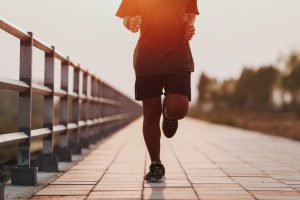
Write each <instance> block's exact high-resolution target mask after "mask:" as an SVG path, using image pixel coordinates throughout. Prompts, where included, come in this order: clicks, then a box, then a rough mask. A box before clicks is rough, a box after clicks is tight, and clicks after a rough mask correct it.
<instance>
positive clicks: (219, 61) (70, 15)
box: [0, 0, 300, 163]
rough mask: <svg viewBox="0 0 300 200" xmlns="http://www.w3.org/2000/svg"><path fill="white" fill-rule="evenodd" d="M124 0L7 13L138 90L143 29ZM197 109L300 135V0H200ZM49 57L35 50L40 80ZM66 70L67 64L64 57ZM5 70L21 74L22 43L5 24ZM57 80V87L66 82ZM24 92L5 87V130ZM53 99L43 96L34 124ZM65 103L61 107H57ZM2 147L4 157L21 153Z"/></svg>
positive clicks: (0, 123)
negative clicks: (134, 29) (126, 19)
mask: <svg viewBox="0 0 300 200" xmlns="http://www.w3.org/2000/svg"><path fill="white" fill-rule="evenodd" d="M120 2H121V0H89V1H82V0H63V1H61V0H51V1H50V0H44V1H40V0H26V1H19V0H0V5H1V6H0V16H1V17H2V18H5V19H7V20H8V21H10V22H12V23H14V24H16V25H17V26H18V27H21V28H22V29H24V30H25V31H31V32H33V33H34V35H35V36H36V37H38V38H40V39H41V40H42V41H45V42H46V43H49V44H50V45H53V46H55V47H56V49H58V50H59V51H60V52H62V53H63V54H66V55H68V56H70V57H71V59H73V60H75V61H79V62H80V64H81V66H83V67H84V68H87V69H89V71H91V72H93V73H95V74H97V75H98V76H99V77H100V78H101V79H103V80H104V81H107V82H109V83H110V84H111V85H113V86H114V87H115V88H116V89H119V90H120V91H122V92H124V93H125V94H127V95H128V96H130V97H132V98H134V78H135V77H134V71H133V67H132V55H133V50H134V47H135V44H136V42H137V39H138V34H132V33H130V32H129V31H127V30H125V29H124V28H123V26H122V21H121V20H120V19H119V18H117V17H115V12H116V10H117V8H118V6H119V4H120ZM198 6H199V10H200V16H199V17H198V18H197V21H196V31H197V34H196V35H195V37H194V38H193V40H192V41H191V47H192V52H193V56H194V60H195V72H194V73H193V75H192V104H191V109H190V112H189V115H190V116H191V117H195V118H200V119H202V120H208V121H210V122H214V123H221V124H226V125H231V126H236V127H241V128H246V129H253V130H259V131H262V132H265V133H269V134H276V135H281V136H286V137H289V138H293V139H298V140H300V132H299V130H300V125H299V124H300V123H299V120H300V114H299V113H300V26H299V20H300V12H299V7H300V1H299V0H285V1H283V0H243V1H240V0H226V1H222V0H209V1H204V0H198ZM43 65H44V55H43V54H42V52H40V51H39V50H36V49H35V51H34V59H33V77H34V82H36V83H43V77H44V71H43V67H42V66H43ZM55 70H56V74H57V77H59V73H60V72H59V63H56V69H55ZM0 76H1V77H5V78H11V79H18V76H19V41H18V40H16V39H15V38H14V37H12V36H10V35H8V34H7V33H5V32H4V31H2V30H0ZM59 85H60V81H59V80H57V81H56V85H55V87H59ZM17 105H18V94H17V93H15V92H9V91H5V90H0V134H3V133H9V132H15V131H17V112H18V106H17ZM42 109H43V99H42V97H40V96H34V98H33V128H40V127H41V126H42V121H41V119H42V117H40V116H42V113H43V111H42ZM57 109H58V108H57ZM15 150H16V147H9V148H6V149H0V163H3V162H6V161H8V160H12V159H13V158H14V156H15V153H12V154H11V157H10V156H8V157H7V153H6V157H4V152H7V151H12V152H15Z"/></svg>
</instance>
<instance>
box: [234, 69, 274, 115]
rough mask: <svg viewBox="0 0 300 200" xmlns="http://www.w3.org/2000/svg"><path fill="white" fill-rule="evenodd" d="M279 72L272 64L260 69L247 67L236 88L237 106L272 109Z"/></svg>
mask: <svg viewBox="0 0 300 200" xmlns="http://www.w3.org/2000/svg"><path fill="white" fill-rule="evenodd" d="M279 74H280V73H279V71H278V70H277V69H276V68H274V67H272V66H267V67H261V68H259V69H258V70H254V69H250V68H245V69H244V70H243V72H242V74H241V76H240V78H239V80H238V81H237V84H236V88H235V98H236V106H237V107H240V108H244V109H252V110H265V109H270V108H271V107H272V104H271V98H272V93H273V89H274V86H275V84H276V83H277V80H278V78H279Z"/></svg>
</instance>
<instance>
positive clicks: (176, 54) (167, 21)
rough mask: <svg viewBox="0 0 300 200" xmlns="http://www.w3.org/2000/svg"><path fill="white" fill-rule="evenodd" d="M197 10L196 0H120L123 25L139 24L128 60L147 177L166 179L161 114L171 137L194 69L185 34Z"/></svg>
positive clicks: (191, 30) (183, 111)
mask: <svg viewBox="0 0 300 200" xmlns="http://www.w3.org/2000/svg"><path fill="white" fill-rule="evenodd" d="M198 14H199V12H198V7H197V0H123V1H122V3H121V5H120V7H119V9H118V11H117V14H116V15H117V16H118V17H121V18H122V19H123V24H124V26H125V27H126V28H127V29H128V30H130V31H131V32H133V33H137V32H138V31H139V30H140V38H139V41H138V43H137V45H136V48H135V51H134V58H133V60H134V61H133V62H134V69H135V75H136V81H135V99H136V100H138V101H142V103H143V117H144V120H143V134H144V139H145V143H146V146H147V149H148V152H149V155H150V158H151V165H150V167H149V170H150V171H149V173H148V174H147V175H146V176H145V180H146V181H163V180H164V179H165V168H164V166H163V164H162V162H161V159H160V137H161V132H160V124H159V122H160V117H161V114H162V115H163V122H162V130H163V133H164V134H165V136H166V137H168V138H171V137H173V136H174V135H175V133H176V130H177V127H178V120H180V119H183V118H184V117H185V115H186V113H187V111H188V107H189V101H191V72H193V71H194V62H193V57H192V54H191V50H190V46H189V40H191V39H192V37H193V36H194V34H195V27H194V22H195V19H196V15H198ZM163 90H164V92H163ZM163 94H164V99H163V102H162V100H161V95H163Z"/></svg>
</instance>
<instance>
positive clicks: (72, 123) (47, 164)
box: [0, 18, 141, 185]
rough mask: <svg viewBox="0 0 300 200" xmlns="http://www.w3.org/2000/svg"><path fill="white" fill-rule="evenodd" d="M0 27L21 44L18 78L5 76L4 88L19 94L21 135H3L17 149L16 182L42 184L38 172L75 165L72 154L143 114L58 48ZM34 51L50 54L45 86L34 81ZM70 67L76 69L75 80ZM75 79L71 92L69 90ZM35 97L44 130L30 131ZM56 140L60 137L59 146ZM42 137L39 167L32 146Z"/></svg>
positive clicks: (3, 24)
mask: <svg viewBox="0 0 300 200" xmlns="http://www.w3.org/2000/svg"><path fill="white" fill-rule="evenodd" d="M0 28H1V29H2V30H4V31H5V32H7V33H9V34H11V35H13V36H15V37H16V38H18V39H19V40H20V73H19V80H11V79H6V78H0V89H6V90H12V91H17V92H18V93H19V111H18V132H16V133H7V134H2V135H0V147H3V146H8V145H13V144H16V145H18V155H17V166H16V167H14V168H12V169H11V182H12V184H14V185H35V184H37V170H39V171H57V170H58V161H71V160H72V159H71V155H72V154H80V153H81V149H82V148H88V147H89V145H90V144H91V143H95V142H96V140H98V139H100V138H101V137H103V136H105V135H107V134H109V133H111V132H113V131H114V130H116V129H118V128H120V127H122V126H124V125H126V124H128V123H129V122H131V121H132V120H133V119H135V118H137V117H138V116H139V115H140V113H141V107H140V106H139V105H138V104H136V103H135V102H134V101H133V100H131V99H130V98H128V97H127V96H125V95H124V94H122V93H121V92H119V91H117V90H116V89H114V88H113V87H111V86H110V85H108V84H107V83H105V82H103V81H102V80H101V79H100V78H98V77H97V76H95V75H94V74H91V73H90V72H88V71H87V70H86V69H83V68H82V67H81V66H80V65H79V64H77V63H75V62H73V61H72V60H71V59H70V58H69V57H67V56H64V55H63V54H61V53H60V52H59V51H57V50H56V49H55V47H53V46H49V45H47V44H46V43H44V42H42V41H41V40H39V39H37V38H36V37H35V36H33V34H32V33H30V32H29V33H27V32H25V31H23V30H21V29H20V28H17V27H16V26H14V25H12V24H10V23H8V22H7V21H5V20H4V19H1V18H0ZM34 48H37V49H40V50H42V51H43V52H44V53H45V66H44V70H45V73H44V85H41V84H35V83H33V80H32V60H33V49H34ZM55 59H58V60H59V61H60V62H61V75H60V76H61V77H60V79H61V85H60V89H55V88H54V82H55V80H56V77H55V75H56V74H55V73H54V67H55ZM71 68H73V71H74V73H72V75H73V76H72V77H70V74H71V73H70V69H71ZM70 81H73V82H71V83H73V88H72V89H70V88H69V85H70V84H71V83H70ZM69 83H70V84H69ZM33 94H38V95H42V96H43V97H44V111H43V112H44V114H43V115H44V116H43V128H40V129H36V130H32V128H31V119H32V118H31V115H32V96H33ZM54 97H59V98H60V101H59V102H60V112H59V125H54V118H55V116H54V107H55V101H54ZM69 113H71V114H69ZM69 115H71V116H69ZM55 137H59V140H58V141H59V144H58V145H57V146H56V145H55V142H54V139H55ZM37 138H41V139H43V148H42V156H40V158H39V160H38V167H32V166H31V164H30V157H31V151H30V146H31V141H32V140H33V139H37Z"/></svg>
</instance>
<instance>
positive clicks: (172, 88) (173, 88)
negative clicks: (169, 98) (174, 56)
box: [135, 71, 191, 101]
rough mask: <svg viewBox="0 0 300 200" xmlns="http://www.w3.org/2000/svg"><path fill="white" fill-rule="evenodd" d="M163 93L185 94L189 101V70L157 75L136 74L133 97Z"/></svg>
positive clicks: (142, 98)
mask: <svg viewBox="0 0 300 200" xmlns="http://www.w3.org/2000/svg"><path fill="white" fill-rule="evenodd" d="M163 89H164V93H163ZM162 94H164V95H165V96H166V95H167V94H181V95H185V96H187V97H188V98H189V101H191V72H188V71H179V72H175V73H172V74H164V75H157V76H136V80H135V99H136V100H138V101H142V100H144V99H148V98H153V97H157V96H161V95H162Z"/></svg>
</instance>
